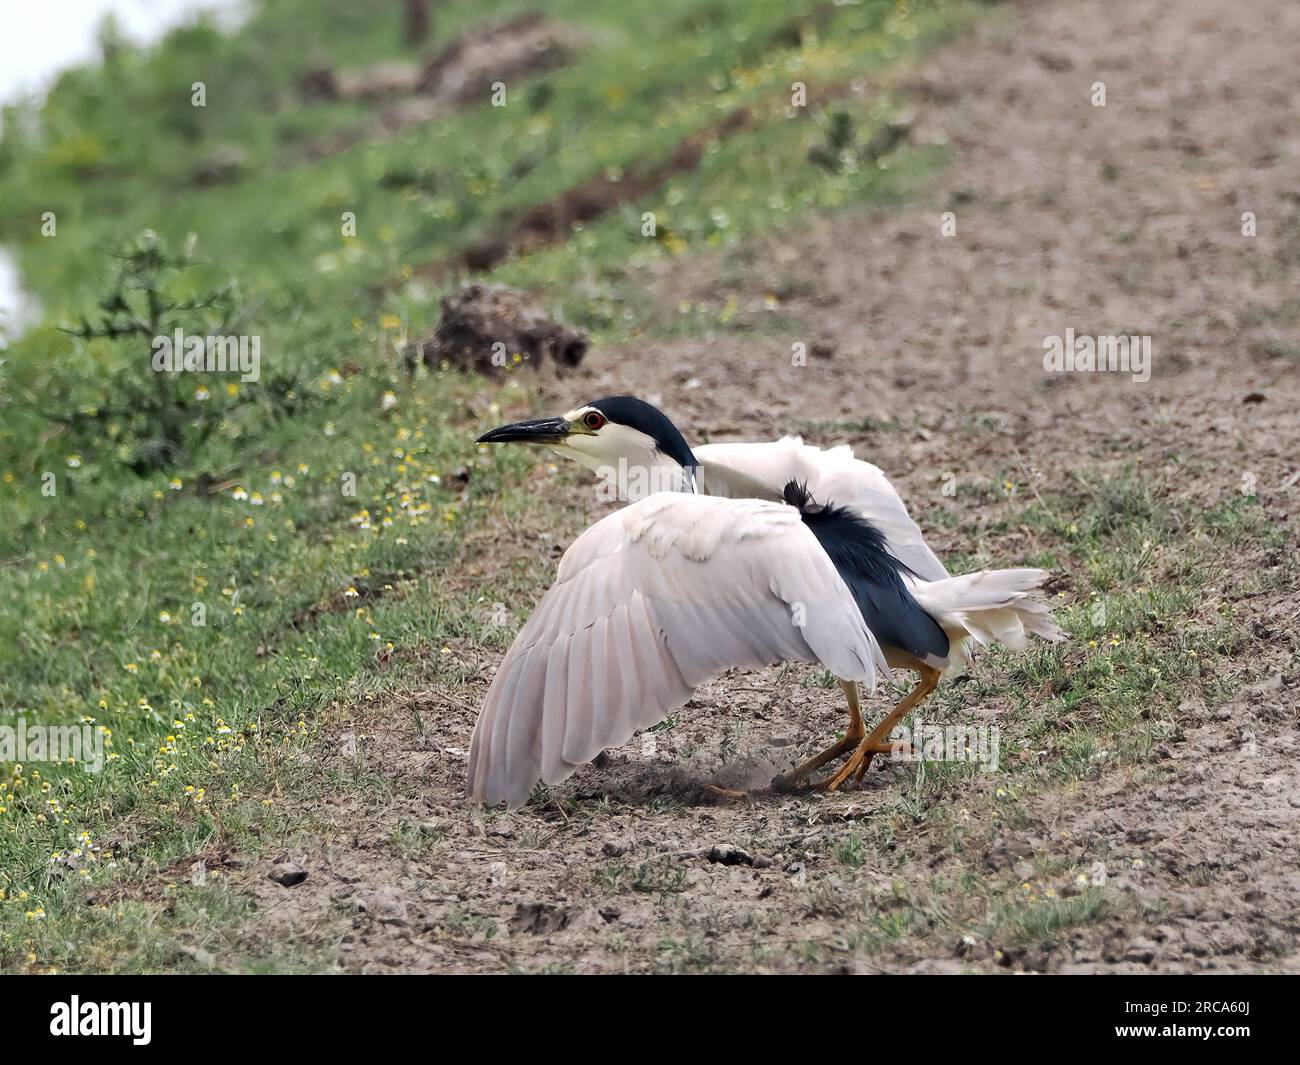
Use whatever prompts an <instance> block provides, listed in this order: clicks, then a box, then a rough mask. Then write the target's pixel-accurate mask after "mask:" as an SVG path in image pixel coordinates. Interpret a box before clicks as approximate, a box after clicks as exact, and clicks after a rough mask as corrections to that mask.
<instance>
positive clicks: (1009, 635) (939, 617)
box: [912, 569, 1065, 651]
mask: <svg viewBox="0 0 1300 1065" xmlns="http://www.w3.org/2000/svg"><path fill="white" fill-rule="evenodd" d="M1046 579H1047V571H1046V570H1041V569H991V570H981V571H980V572H979V573H966V574H963V575H962V576H960V577H949V578H948V579H947V580H943V581H917V582H915V583H914V584H913V585H912V595H913V596H914V597H915V598H916V601H917V602H918V603H920V604H921V606H922V608H924V610H925V611H926V612H927V613H928V614H930V615H931V616H932V617H934V619H935V620H936V621H938V622H939V624H940V625H942V626H943V628H944V630H945V631H946V632H948V634H949V636H950V637H951V636H956V637H957V638H958V639H960V638H961V637H963V636H967V637H969V638H970V639H972V640H974V641H975V642H976V643H979V644H987V643H990V642H997V643H1001V644H1004V645H1006V646H1007V647H1010V648H1012V649H1013V650H1017V651H1018V650H1021V649H1023V648H1024V647H1025V645H1026V643H1027V642H1028V636H1029V634H1030V633H1032V634H1033V635H1035V636H1041V637H1042V638H1043V639H1044V640H1051V641H1053V642H1055V641H1057V640H1063V639H1065V633H1064V632H1063V631H1062V630H1061V629H1060V628H1059V627H1058V626H1057V624H1056V622H1055V621H1053V620H1052V608H1051V607H1050V606H1048V605H1047V603H1045V602H1043V600H1042V599H1039V598H1037V597H1036V596H1035V595H1034V593H1035V592H1037V591H1038V590H1039V589H1040V587H1041V586H1042V583H1043V581H1045V580H1046Z"/></svg>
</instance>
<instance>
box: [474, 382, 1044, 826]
mask: <svg viewBox="0 0 1300 1065" xmlns="http://www.w3.org/2000/svg"><path fill="white" fill-rule="evenodd" d="M480 442H481V443H497V442H523V443H534V444H545V445H547V446H549V447H551V448H554V449H555V450H556V451H558V452H560V453H561V454H564V455H566V456H568V457H570V458H573V459H575V460H577V461H578V462H580V463H581V464H582V465H584V466H586V467H588V468H590V469H592V470H595V471H596V472H597V474H598V475H599V476H600V477H601V478H602V480H603V481H604V482H605V483H606V484H608V485H610V486H612V487H614V488H616V489H617V490H618V492H619V494H620V496H621V497H622V498H631V499H633V500H634V501H633V502H632V503H631V504H630V505H628V506H626V507H624V508H622V509H621V510H618V511H616V512H615V513H613V514H610V515H608V516H607V517H605V518H603V519H601V520H600V521H598V522H597V523H596V524H595V525H593V526H592V527H591V528H590V529H588V530H587V531H586V532H584V533H583V534H582V535H581V536H580V537H578V539H577V540H576V541H575V542H574V543H573V545H572V546H571V547H570V548H569V550H568V551H566V552H565V554H564V557H563V558H562V559H561V561H560V567H559V573H558V575H557V577H556V581H555V584H554V585H552V587H551V589H550V590H549V591H548V592H547V593H546V595H544V596H543V597H542V600H541V602H540V603H539V604H538V606H537V609H536V610H535V611H534V612H533V615H532V617H530V618H529V619H528V621H527V623H526V624H525V625H524V627H523V628H522V629H521V630H520V632H519V635H518V636H517V637H516V638H515V641H514V643H513V644H512V645H511V647H510V650H509V651H508V652H506V656H505V659H504V660H503V661H502V663H501V666H500V668H499V669H498V670H497V674H496V677H495V678H494V680H493V682H492V686H491V688H490V689H489V691H488V694H487V698H486V700H485V701H484V704H483V709H482V711H481V713H480V714H479V719H478V723H477V725H476V726H475V729H474V739H473V743H472V745H471V749H470V756H469V792H470V795H471V797H473V798H476V799H481V800H483V801H485V802H487V803H489V804H495V803H498V802H502V801H504V802H506V803H507V804H509V805H510V806H511V807H512V808H513V807H515V806H518V805H520V804H522V803H523V802H524V801H525V800H526V799H527V798H528V796H529V795H530V794H531V792H532V789H533V787H534V786H535V785H536V784H537V782H538V780H542V781H545V782H546V783H547V784H557V783H559V782H560V781H562V780H564V779H565V778H566V777H568V776H569V774H571V773H572V772H573V771H574V770H575V769H576V768H577V767H578V766H580V765H582V764H584V763H586V762H588V761H590V760H591V759H593V758H595V757H596V755H598V754H599V753H600V752H601V751H602V750H604V749H605V748H607V747H613V746H618V745H620V744H623V743H626V742H627V741H628V740H629V739H631V738H632V735H633V733H635V732H636V731H637V730H638V729H643V728H648V727H650V726H651V725H654V724H656V723H658V722H659V721H661V720H662V719H663V718H664V716H665V715H666V714H667V713H668V712H669V711H671V710H673V709H674V708H676V707H678V706H680V705H682V704H683V703H684V702H686V700H687V699H688V698H689V697H690V695H691V692H692V691H693V690H694V689H695V688H696V687H697V686H698V685H700V684H702V683H703V682H704V681H705V680H707V679H708V678H709V677H711V676H713V675H714V674H716V673H719V672H721V671H722V670H725V669H729V668H735V667H745V668H757V667H759V666H764V665H771V664H773V663H777V662H790V661H800V662H815V663H820V664H821V665H822V666H824V667H825V668H826V669H828V670H830V672H832V673H833V674H834V675H835V676H836V677H837V678H838V679H839V681H840V684H841V686H842V687H843V689H844V692H845V695H846V696H847V698H848V704H849V727H848V730H847V731H846V733H845V735H844V737H843V738H842V739H841V740H840V741H839V742H837V743H835V744H833V745H832V746H831V747H829V748H828V749H827V750H825V751H823V752H822V753H821V754H818V755H817V756H815V757H813V758H810V759H808V761H806V762H804V763H803V764H802V765H800V766H798V767H797V768H796V769H794V770H793V771H792V772H790V773H789V774H786V775H785V776H783V777H781V778H778V781H777V783H778V784H781V785H784V786H790V785H794V784H797V783H799V782H801V781H803V780H804V779H805V778H807V777H808V776H809V775H810V774H812V773H813V772H815V771H816V770H817V769H819V768H821V767H822V766H823V765H825V764H826V763H827V762H830V761H832V760H833V759H835V758H838V757H840V756H842V755H844V754H848V755H849V757H848V759H847V760H846V761H845V763H844V765H843V766H842V767H841V768H840V770H839V771H838V772H836V773H835V774H833V775H832V776H830V777H828V778H827V779H825V780H823V781H820V782H819V783H818V785H817V786H820V787H824V788H826V789H827V790H830V791H834V790H835V789H837V788H839V787H841V786H842V785H843V784H844V783H845V781H847V780H848V779H849V778H850V777H853V778H854V781H855V783H856V782H859V781H861V779H862V776H863V774H864V773H865V772H866V769H867V767H868V765H869V764H870V762H871V759H872V757H873V756H874V755H876V754H880V753H884V752H887V751H889V750H890V749H891V745H890V744H888V743H887V742H886V740H887V738H888V736H889V734H890V732H891V731H892V730H893V728H894V727H895V725H897V724H898V723H899V722H900V721H901V720H902V719H903V718H904V717H905V716H906V715H907V714H908V713H909V712H910V711H911V710H912V709H914V708H915V707H916V705H917V704H918V703H920V701H921V700H922V699H924V698H925V697H926V696H927V695H928V694H929V693H930V692H931V691H933V690H934V688H935V686H936V684H937V683H938V680H939V676H940V673H941V672H942V670H944V669H945V668H947V667H948V666H949V665H950V664H951V663H954V662H955V661H957V660H958V659H959V658H961V657H962V648H963V645H964V644H965V643H966V642H967V641H968V640H974V641H976V642H978V643H987V642H988V641H989V640H998V641H1000V642H1002V643H1004V644H1007V645H1009V646H1011V647H1023V646H1024V644H1025V642H1026V636H1027V634H1028V633H1034V634H1036V635H1038V636H1041V637H1043V638H1045V639H1048V640H1058V639H1061V638H1062V633H1061V630H1060V629H1058V628H1057V627H1056V625H1055V624H1054V623H1053V621H1052V618H1051V613H1050V610H1049V609H1048V607H1047V605H1046V604H1045V603H1043V602H1041V601H1040V600H1038V599H1036V598H1034V597H1033V594H1032V593H1034V592H1035V590H1036V589H1038V587H1039V586H1040V585H1041V584H1042V582H1043V580H1044V578H1045V577H1046V576H1047V574H1046V573H1045V572H1044V571H1043V570H1037V569H1007V570H986V571H983V572H980V573H972V574H966V575H964V576H960V577H950V576H948V573H947V571H946V570H945V569H944V567H943V565H942V563H940V562H939V560H938V559H937V558H936V557H935V555H934V553H933V552H932V551H931V550H930V549H929V548H928V547H927V546H926V544H925V541H924V539H923V537H922V535H921V531H920V529H919V528H918V527H917V525H916V523H915V522H914V521H912V519H911V517H910V516H909V515H908V513H907V509H906V507H904V505H903V502H902V500H901V499H900V498H899V495H898V493H897V492H896V491H895V490H894V488H893V486H892V485H891V484H890V483H889V480H888V479H887V478H886V477H885V475H884V474H883V473H882V472H881V471H880V470H879V469H878V468H877V467H875V466H872V465H870V464H869V463H865V462H860V461H858V460H857V459H855V458H854V457H853V454H852V452H851V451H850V449H849V448H847V447H840V448H833V449H831V450H829V451H823V450H821V449H819V448H815V447H810V446H808V445H805V444H803V443H802V442H801V441H799V440H798V439H796V438H786V439H783V440H780V441H776V442H773V443H761V444H711V445H705V446H702V447H697V448H694V449H692V448H691V447H690V445H689V444H687V442H686V440H685V438H684V437H683V436H682V434H681V433H680V432H679V431H678V429H677V428H676V426H674V425H673V423H672V422H671V421H670V420H669V419H668V418H667V417H666V416H665V415H664V414H663V413H662V412H661V411H659V410H658V409H656V408H655V407H653V406H651V405H650V404H648V403H645V402H643V401H642V400H638V399H635V398H633V397H629V396H615V397H609V398H607V399H602V400H597V401H595V402H593V403H588V404H585V405H584V406H581V407H578V408H577V409H576V410H573V411H570V412H569V413H568V414H565V415H563V416H562V417H559V418H547V419H540V420H534V421H526V422H516V423H514V424H511V425H505V426H502V427H500V428H498V429H493V430H492V431H491V432H489V433H486V434H484V435H483V436H482V437H480ZM891 668H894V669H911V670H915V671H916V672H917V673H919V674H920V682H919V683H918V684H917V686H916V687H915V688H914V689H913V690H912V692H910V693H909V694H908V695H907V696H906V698H904V699H903V700H902V701H901V702H899V703H898V705H897V706H895V707H894V708H893V710H892V711H890V713H889V714H887V715H886V716H885V718H884V719H883V720H882V721H881V722H880V723H879V724H878V725H877V726H876V727H875V728H874V729H872V730H871V731H870V732H868V731H867V730H866V728H865V726H864V724H863V721H862V716H861V712H860V708H859V702H858V688H857V685H858V684H865V685H867V687H868V689H869V690H874V688H875V683H876V678H877V676H879V675H885V676H888V675H889V671H890V669H891Z"/></svg>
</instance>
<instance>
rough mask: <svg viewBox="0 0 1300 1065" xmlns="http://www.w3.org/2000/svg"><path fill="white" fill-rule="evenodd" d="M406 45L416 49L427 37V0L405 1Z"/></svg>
mask: <svg viewBox="0 0 1300 1065" xmlns="http://www.w3.org/2000/svg"><path fill="white" fill-rule="evenodd" d="M405 4H406V43H407V44H409V45H410V46H411V47H412V48H418V47H419V46H420V45H422V44H424V42H425V41H426V40H427V39H428V37H429V0H405Z"/></svg>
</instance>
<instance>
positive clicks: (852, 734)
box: [772, 680, 867, 791]
mask: <svg viewBox="0 0 1300 1065" xmlns="http://www.w3.org/2000/svg"><path fill="white" fill-rule="evenodd" d="M840 688H842V689H843V691H844V695H845V697H846V698H847V699H848V701H849V727H848V731H847V732H845V733H844V738H843V739H842V740H840V741H839V742H838V743H833V744H831V745H830V746H829V747H827V748H826V750H824V751H822V753H821V754H816V755H813V757H811V758H809V759H808V760H807V761H806V762H804V763H802V764H801V765H798V766H796V767H795V768H794V769H792V770H790V772H788V773H782V774H781V775H780V776H779V777H777V778H776V779H775V780H773V781H772V786H773V787H775V788H777V789H778V790H782V791H784V790H788V789H790V788H793V787H795V786H796V785H797V784H799V783H800V782H801V781H802V780H803V779H804V777H806V776H808V775H809V774H810V773H814V772H816V771H817V770H818V769H820V768H821V767H822V766H824V765H825V764H826V763H827V762H831V761H834V760H835V759H836V758H839V757H840V755H842V754H847V753H848V752H849V751H851V750H853V749H854V748H855V747H856V746H857V745H858V744H859V743H861V742H862V739H863V737H864V736H866V734H867V730H866V727H865V726H864V725H863V724H862V710H861V707H860V706H859V705H858V685H857V681H852V680H842V681H840Z"/></svg>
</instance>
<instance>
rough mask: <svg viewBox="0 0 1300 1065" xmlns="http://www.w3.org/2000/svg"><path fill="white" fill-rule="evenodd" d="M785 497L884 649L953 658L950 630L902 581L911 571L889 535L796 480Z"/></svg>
mask: <svg viewBox="0 0 1300 1065" xmlns="http://www.w3.org/2000/svg"><path fill="white" fill-rule="evenodd" d="M784 496H785V501H786V502H787V503H788V504H790V506H792V507H796V508H798V510H799V514H800V515H801V516H802V518H803V521H804V524H805V525H807V526H808V528H809V529H810V530H811V531H812V534H813V535H814V536H815V537H817V542H818V543H819V544H821V545H822V549H823V550H824V551H825V552H826V554H827V555H828V556H830V560H831V562H832V563H834V565H835V568H836V569H837V570H838V571H839V574H840V576H841V577H842V578H843V579H844V583H845V584H847V585H848V586H849V591H850V592H852V593H853V598H854V600H855V601H856V602H857V604H858V609H859V610H860V611H861V612H862V618H863V620H864V621H866V623H867V628H869V629H870V630H871V632H872V635H874V636H875V637H876V642H877V643H879V644H880V646H881V647H887V646H888V647H896V648H898V649H899V650H901V651H906V652H907V653H908V654H912V655H915V656H916V657H917V658H920V659H925V658H927V657H929V656H931V655H933V656H935V657H936V658H941V659H942V658H947V657H948V636H947V634H946V633H945V632H944V631H943V629H942V628H940V626H939V623H938V622H937V621H935V620H934V618H932V617H931V616H930V615H929V614H927V613H926V612H925V611H924V610H923V609H922V608H921V605H920V604H919V603H918V602H917V601H916V600H915V599H914V598H913V597H912V593H911V592H909V591H908V589H907V585H906V584H904V583H903V578H902V574H903V573H904V572H906V573H912V570H911V569H910V568H909V567H907V566H906V565H904V564H903V563H902V562H900V561H899V560H898V559H896V558H895V557H894V556H893V555H891V554H890V553H889V549H888V548H887V547H886V546H885V535H884V533H882V532H881V531H880V530H879V529H877V528H876V527H875V526H874V525H872V524H871V522H869V521H867V519H866V518H864V517H862V516H861V515H860V514H855V513H854V512H853V511H851V510H849V509H848V508H847V507H837V506H834V505H833V504H827V505H826V506H820V505H818V504H817V503H815V502H814V501H813V499H812V497H811V496H810V495H809V494H808V488H807V486H806V485H802V484H799V483H798V482H796V481H791V482H789V483H788V484H787V485H786V486H785V492H784ZM913 575H915V574H913Z"/></svg>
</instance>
